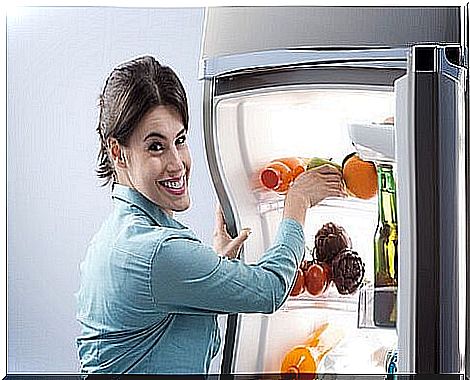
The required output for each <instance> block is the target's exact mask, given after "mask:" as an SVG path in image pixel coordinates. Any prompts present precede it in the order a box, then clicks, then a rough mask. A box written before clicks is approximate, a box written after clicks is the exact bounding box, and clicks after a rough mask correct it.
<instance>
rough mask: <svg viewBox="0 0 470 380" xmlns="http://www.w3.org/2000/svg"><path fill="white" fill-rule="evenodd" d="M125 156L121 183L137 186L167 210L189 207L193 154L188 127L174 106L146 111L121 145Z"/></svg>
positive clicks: (180, 209) (169, 211) (179, 209)
mask: <svg viewBox="0 0 470 380" xmlns="http://www.w3.org/2000/svg"><path fill="white" fill-rule="evenodd" d="M121 149H123V151H124V155H125V167H124V170H122V171H121V170H120V171H121V172H122V174H123V176H122V179H121V178H119V177H121V176H120V174H121V173H118V178H119V182H120V183H122V184H124V185H127V186H130V187H132V188H135V189H136V190H138V191H139V192H140V193H142V194H143V195H145V196H146V197H147V198H148V199H150V200H152V201H153V202H154V203H156V204H157V205H158V206H160V207H161V208H162V209H163V210H164V211H166V212H167V213H169V214H170V215H171V214H172V211H183V210H186V209H187V208H188V207H189V205H190V198H189V192H188V181H189V173H190V169H191V156H190V152H189V148H188V145H187V142H186V130H185V128H184V125H183V123H182V121H181V117H180V116H179V114H178V113H177V112H176V111H175V110H174V109H173V108H171V107H167V106H157V107H155V108H153V109H152V110H150V111H149V112H147V114H146V115H145V116H144V117H143V119H142V120H141V122H140V123H139V124H138V125H137V127H136V128H135V130H134V132H133V133H132V135H131V136H130V138H129V141H128V145H127V146H126V147H122V146H121Z"/></svg>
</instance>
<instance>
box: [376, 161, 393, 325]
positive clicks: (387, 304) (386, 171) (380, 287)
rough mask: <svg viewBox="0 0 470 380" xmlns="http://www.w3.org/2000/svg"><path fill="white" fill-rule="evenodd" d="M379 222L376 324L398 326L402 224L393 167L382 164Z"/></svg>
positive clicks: (378, 172)
mask: <svg viewBox="0 0 470 380" xmlns="http://www.w3.org/2000/svg"><path fill="white" fill-rule="evenodd" d="M377 175H378V181H379V197H378V200H379V221H378V223H377V229H376V231H375V236H374V323H375V325H376V326H378V327H395V326H396V321H397V287H398V223H397V206H396V204H397V203H396V187H395V179H394V177H393V167H392V166H391V165H387V164H379V165H378V167H377Z"/></svg>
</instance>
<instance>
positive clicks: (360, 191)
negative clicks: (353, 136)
mask: <svg viewBox="0 0 470 380" xmlns="http://www.w3.org/2000/svg"><path fill="white" fill-rule="evenodd" d="M343 180H344V183H345V184H346V188H347V190H348V191H349V192H350V193H351V194H352V195H354V196H356V197H357V198H361V199H370V198H372V197H374V196H375V195H376V194H377V189H378V184H377V171H376V169H375V165H374V163H373V162H370V161H364V160H362V159H361V158H360V157H359V156H358V155H357V154H356V153H352V154H350V155H348V156H346V157H345V159H344V160H343Z"/></svg>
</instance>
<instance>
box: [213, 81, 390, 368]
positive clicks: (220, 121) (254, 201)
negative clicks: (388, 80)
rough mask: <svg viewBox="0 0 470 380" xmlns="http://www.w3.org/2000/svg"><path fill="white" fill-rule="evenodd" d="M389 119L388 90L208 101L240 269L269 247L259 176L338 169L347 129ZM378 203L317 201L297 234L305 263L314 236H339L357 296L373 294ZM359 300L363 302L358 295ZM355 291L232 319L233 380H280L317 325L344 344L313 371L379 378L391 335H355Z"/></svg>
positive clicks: (281, 90)
mask: <svg viewBox="0 0 470 380" xmlns="http://www.w3.org/2000/svg"><path fill="white" fill-rule="evenodd" d="M394 114H395V94H394V91H393V88H389V87H384V86H358V85H354V86H348V85H305V86H295V87H294V86H293V87H274V88H270V89H263V90H253V91H248V92H242V93H237V94H231V95H229V96H221V97H218V98H215V114H214V117H215V123H216V125H217V126H218V127H217V128H216V135H215V136H214V138H215V140H216V146H217V149H216V154H217V155H218V157H217V161H218V163H219V165H220V169H221V173H222V178H221V180H222V182H224V187H225V189H226V191H227V195H228V198H229V202H230V204H231V206H232V210H233V212H234V217H235V222H236V224H237V228H243V227H250V228H251V229H252V231H253V233H252V234H251V236H250V238H249V239H248V240H247V242H246V243H245V247H244V250H243V253H242V255H243V257H242V259H243V260H245V261H246V262H248V263H253V262H256V261H257V260H258V259H259V258H260V257H261V255H262V254H263V252H264V251H265V250H266V249H267V248H268V247H269V246H270V245H271V244H272V242H273V239H274V237H275V234H276V230H277V226H278V224H279V222H280V220H281V218H282V212H283V210H282V206H283V196H282V195H279V194H277V193H275V192H273V191H268V190H265V189H263V188H262V186H261V185H260V183H259V179H258V176H259V172H260V169H261V168H262V167H263V166H264V165H266V164H267V163H268V162H270V161H271V160H274V159H276V158H282V157H289V156H297V157H321V158H326V159H331V160H332V161H334V162H336V163H338V164H341V163H342V161H343V159H344V157H345V156H346V155H348V154H349V153H351V152H354V151H355V147H354V146H353V144H352V141H351V138H350V136H349V133H348V125H350V124H353V123H366V124H371V123H378V124H380V123H382V122H383V121H384V120H385V119H386V118H388V117H390V116H394ZM377 213H378V210H377V196H375V197H373V198H372V199H370V200H360V199H357V198H353V197H348V198H347V199H326V200H324V201H323V202H321V203H320V204H319V205H317V206H316V207H314V208H312V209H310V210H309V211H308V214H307V218H306V224H305V238H306V258H310V253H309V252H310V251H311V249H312V248H313V247H314V237H315V234H316V232H317V231H318V229H319V228H320V227H321V226H322V225H323V224H324V223H327V222H334V223H336V224H338V225H340V226H342V227H343V228H344V229H345V230H346V232H347V233H348V235H349V236H350V238H351V241H352V248H353V250H354V251H357V252H358V253H359V255H360V256H361V258H362V260H363V262H364V264H365V280H364V284H365V286H364V289H366V288H368V287H370V286H372V284H373V278H374V274H373V269H374V267H373V266H374V250H373V238H374V233H375V228H376V225H377V215H378V214H377ZM364 294H365V295H367V292H364ZM358 299H359V291H358V292H356V293H355V294H353V295H347V296H345V295H340V294H339V293H338V292H337V290H336V288H335V287H334V284H331V285H330V286H329V288H328V289H327V291H326V292H325V293H324V294H322V295H320V296H317V297H313V296H311V295H309V294H308V293H306V292H304V293H303V294H301V295H300V296H297V297H289V298H288V300H287V302H286V303H285V304H284V306H283V307H282V308H281V309H280V310H279V311H277V312H276V313H274V314H272V315H260V314H252V315H241V316H240V318H239V324H238V329H239V331H238V335H237V342H236V348H235V357H234V363H235V367H234V371H235V372H238V373H265V372H279V371H280V366H281V362H282V359H283V357H284V355H285V354H286V353H287V352H288V351H289V350H290V349H291V348H293V347H294V346H296V345H300V344H303V343H304V342H305V341H306V339H307V337H308V336H309V335H310V334H311V333H312V332H313V331H314V330H315V329H316V328H317V327H318V326H320V325H321V324H322V323H324V322H328V323H329V325H330V326H331V328H333V329H336V330H338V331H341V333H342V335H343V338H342V339H341V341H340V342H339V343H338V344H337V345H336V346H335V347H334V348H333V350H331V351H330V352H329V353H328V354H327V355H326V356H325V358H324V359H323V360H322V361H321V363H320V366H319V367H318V371H319V372H324V373H384V372H385V358H386V354H387V351H388V350H390V349H394V348H396V344H397V334H396V330H395V329H379V328H360V329H359V328H358V327H357V326H358Z"/></svg>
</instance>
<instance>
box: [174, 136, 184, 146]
mask: <svg viewBox="0 0 470 380" xmlns="http://www.w3.org/2000/svg"><path fill="white" fill-rule="evenodd" d="M185 143H186V135H184V136H181V137H178V138H177V139H176V145H183V144H185Z"/></svg>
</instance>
